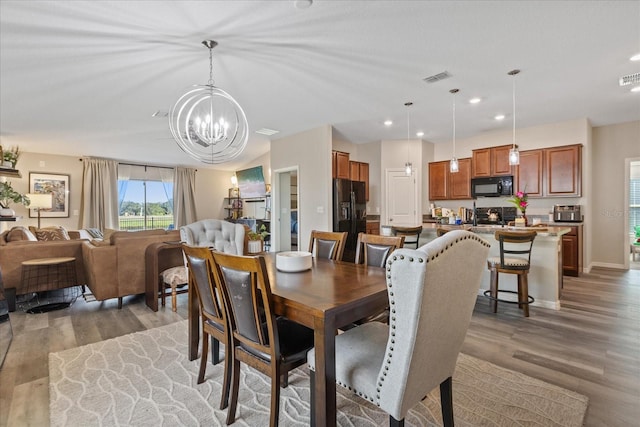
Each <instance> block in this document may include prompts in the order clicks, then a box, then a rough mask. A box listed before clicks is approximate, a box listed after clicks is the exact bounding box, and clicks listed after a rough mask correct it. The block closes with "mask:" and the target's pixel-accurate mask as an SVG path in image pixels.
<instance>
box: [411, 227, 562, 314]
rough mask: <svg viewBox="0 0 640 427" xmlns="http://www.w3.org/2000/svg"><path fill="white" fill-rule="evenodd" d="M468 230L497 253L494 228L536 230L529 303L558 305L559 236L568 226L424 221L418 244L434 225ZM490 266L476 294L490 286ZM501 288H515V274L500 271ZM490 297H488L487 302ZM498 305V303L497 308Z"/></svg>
mask: <svg viewBox="0 0 640 427" xmlns="http://www.w3.org/2000/svg"><path fill="white" fill-rule="evenodd" d="M437 228H444V229H446V230H458V229H462V230H468V231H471V232H473V233H477V234H478V235H480V237H482V238H483V239H485V240H486V241H487V243H489V244H490V245H491V249H490V250H489V256H490V257H493V256H500V244H499V243H498V241H497V240H496V239H495V237H494V234H495V232H496V231H497V230H509V231H524V230H527V231H530V230H535V231H537V232H538V235H537V236H536V239H535V241H534V243H533V249H532V251H531V269H530V270H529V295H531V296H532V297H533V298H534V299H535V302H534V303H532V304H531V305H532V306H538V307H545V308H551V309H554V310H559V309H560V292H561V291H562V236H563V235H564V234H567V233H568V232H569V231H570V228H569V227H544V228H538V227H526V228H524V227H502V226H499V225H478V226H471V225H440V224H434V223H423V224H422V234H421V235H420V246H422V245H424V244H426V243H428V242H430V241H431V240H433V239H435V238H436V237H437V236H436V229H437ZM489 279H490V274H489V269H485V270H484V271H483V273H482V283H481V285H480V292H479V294H480V295H482V294H483V293H484V291H485V290H488V289H489ZM499 280H500V285H499V288H500V289H501V290H511V291H515V290H516V289H517V276H516V275H515V274H500V277H499ZM488 301H489V300H487V304H488V303H489V302H488ZM499 309H500V305H499V304H498V310H499Z"/></svg>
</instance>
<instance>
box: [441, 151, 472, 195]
mask: <svg viewBox="0 0 640 427" xmlns="http://www.w3.org/2000/svg"><path fill="white" fill-rule="evenodd" d="M447 163H448V162H447ZM449 198H450V199H470V198H471V157H467V158H466V159H458V172H456V173H451V172H449Z"/></svg>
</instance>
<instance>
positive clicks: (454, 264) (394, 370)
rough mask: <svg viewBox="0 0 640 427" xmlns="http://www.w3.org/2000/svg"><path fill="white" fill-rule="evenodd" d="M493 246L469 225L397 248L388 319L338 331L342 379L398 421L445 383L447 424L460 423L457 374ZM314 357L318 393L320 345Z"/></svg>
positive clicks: (442, 391)
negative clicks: (456, 409) (456, 408)
mask: <svg viewBox="0 0 640 427" xmlns="http://www.w3.org/2000/svg"><path fill="white" fill-rule="evenodd" d="M488 253H489V244H488V243H487V242H485V241H484V240H482V239H481V238H480V237H478V236H477V235H476V234H473V233H470V232H468V231H463V230H455V231H451V232H449V233H447V234H445V235H444V236H442V237H439V238H437V239H435V240H433V241H431V242H429V243H428V244H426V245H424V246H422V247H421V248H419V249H417V250H413V249H407V248H403V249H398V250H396V251H395V252H394V253H393V254H392V255H391V256H390V257H389V259H388V261H387V270H388V274H387V289H388V292H389V305H390V308H391V314H390V316H391V317H390V320H389V325H385V324H383V323H380V322H369V323H365V324H363V325H361V326H357V327H355V328H353V329H350V330H348V331H346V332H344V333H342V334H340V335H337V336H336V349H335V352H336V383H337V384H338V385H340V386H342V387H345V388H348V389H349V390H351V391H353V392H354V393H356V394H357V395H358V396H360V397H362V398H364V399H366V400H368V401H370V402H372V403H373V404H375V405H377V406H378V407H380V409H382V410H384V411H385V412H387V413H388V414H389V416H390V418H389V422H390V425H392V426H402V425H404V418H405V416H406V415H407V413H408V412H409V410H410V409H411V408H412V407H414V406H415V405H416V404H418V403H419V402H420V401H421V400H422V399H423V398H424V397H425V396H426V395H427V394H428V393H429V392H430V391H431V390H432V389H434V388H435V387H436V386H438V385H439V386H440V394H441V402H442V403H441V404H442V416H443V419H444V425H445V426H453V397H452V376H453V373H454V371H455V368H456V361H457V358H458V353H459V352H460V348H461V347H462V343H463V341H464V338H465V335H466V332H467V328H468V327H469V322H470V320H471V314H472V312H473V308H474V305H475V302H476V296H477V293H478V289H479V288H480V281H481V278H482V271H483V269H484V266H485V263H486V261H487V255H488ZM307 358H308V364H309V368H310V370H311V385H310V388H311V390H312V393H313V390H314V384H315V373H314V370H315V350H313V349H312V350H311V351H309V353H308V355H307ZM313 401H314V396H313V395H312V396H311V402H313ZM311 411H312V414H311V415H312V419H313V416H314V407H313V405H312V407H311Z"/></svg>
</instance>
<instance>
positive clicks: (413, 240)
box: [391, 225, 422, 249]
mask: <svg viewBox="0 0 640 427" xmlns="http://www.w3.org/2000/svg"><path fill="white" fill-rule="evenodd" d="M391 234H392V235H394V236H404V247H407V245H416V249H418V247H420V234H422V226H421V225H419V226H417V227H396V226H395V225H394V226H393V227H391Z"/></svg>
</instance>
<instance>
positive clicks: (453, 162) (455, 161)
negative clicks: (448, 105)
mask: <svg viewBox="0 0 640 427" xmlns="http://www.w3.org/2000/svg"><path fill="white" fill-rule="evenodd" d="M449 92H451V93H452V94H453V157H451V162H449V172H451V173H456V172H458V171H459V170H460V167H459V165H458V159H457V158H456V93H458V92H459V89H451V90H450V91H449Z"/></svg>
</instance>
